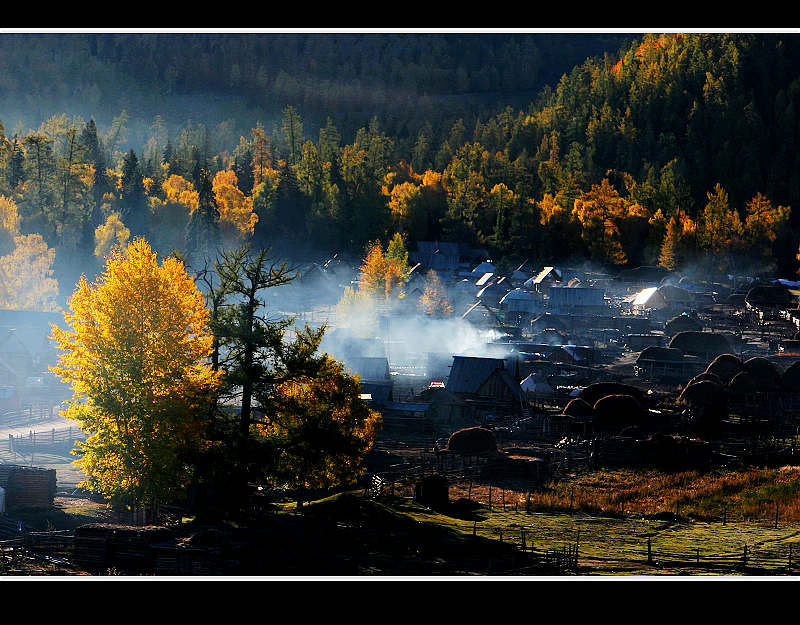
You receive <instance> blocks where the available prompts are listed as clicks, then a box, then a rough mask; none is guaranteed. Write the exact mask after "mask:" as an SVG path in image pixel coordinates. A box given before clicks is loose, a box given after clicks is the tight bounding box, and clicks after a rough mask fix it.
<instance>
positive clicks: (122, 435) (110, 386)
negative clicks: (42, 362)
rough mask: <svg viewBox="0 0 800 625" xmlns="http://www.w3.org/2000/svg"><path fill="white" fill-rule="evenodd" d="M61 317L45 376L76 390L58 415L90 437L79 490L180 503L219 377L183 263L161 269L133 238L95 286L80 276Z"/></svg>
mask: <svg viewBox="0 0 800 625" xmlns="http://www.w3.org/2000/svg"><path fill="white" fill-rule="evenodd" d="M64 318H65V321H66V323H67V326H68V328H67V329H61V328H59V327H56V326H53V338H54V339H55V341H56V343H57V345H58V347H59V348H60V349H61V350H62V351H63V353H62V354H61V356H60V358H59V362H58V364H57V365H56V366H55V367H53V371H54V372H55V373H56V374H57V375H59V376H60V377H61V378H62V380H64V381H65V382H69V383H70V384H71V385H72V389H73V391H74V399H73V401H72V402H71V403H70V405H69V408H68V409H67V410H66V413H65V414H66V416H67V417H68V418H70V419H74V420H76V421H78V423H79V424H80V427H81V429H83V430H84V431H85V432H86V433H87V434H88V435H89V437H88V439H87V440H86V442H85V443H80V445H79V448H78V452H77V453H78V455H79V456H80V457H79V460H77V464H78V466H79V468H80V469H81V470H82V471H83V472H84V473H85V474H86V480H85V482H84V485H85V486H87V487H88V488H90V489H92V490H94V491H96V492H98V493H101V494H103V495H106V496H108V497H110V498H112V500H118V501H124V502H126V503H136V504H137V505H141V504H145V503H154V502H158V501H164V500H171V499H175V498H179V497H180V495H181V493H182V491H183V489H184V488H185V487H186V485H187V484H188V482H189V480H190V479H191V467H190V466H189V464H188V463H187V462H186V457H187V454H189V453H190V452H192V451H195V450H197V449H198V448H202V447H203V446H204V445H205V444H206V442H205V441H206V439H205V423H204V420H203V417H204V415H205V414H206V412H207V407H208V405H209V403H210V402H211V401H212V399H213V396H214V391H215V388H216V386H217V382H218V377H219V374H217V373H215V372H213V371H212V370H211V367H210V365H209V362H208V359H209V355H210V353H211V347H212V336H211V334H210V332H209V330H208V311H207V309H206V308H205V305H204V302H203V297H202V295H201V293H200V292H199V291H198V290H197V288H196V287H195V284H194V281H193V280H192V279H191V278H190V277H189V276H188V275H187V273H186V271H185V269H184V266H183V263H181V262H180V261H179V260H177V259H175V258H173V257H169V258H166V259H164V260H163V261H162V262H161V263H159V262H158V260H157V257H156V253H155V252H154V251H153V250H152V249H151V248H150V246H149V245H148V244H147V243H146V242H145V241H144V240H143V239H136V240H134V241H133V243H131V244H130V245H128V246H127V248H126V249H124V250H121V249H117V250H114V251H113V252H112V255H111V257H110V258H109V259H108V261H107V264H106V270H105V272H104V273H103V274H102V276H101V277H100V278H99V279H98V281H97V282H96V283H92V284H90V283H89V282H88V281H87V280H86V279H85V278H81V280H80V282H79V283H78V285H77V288H76V290H75V292H74V293H73V295H72V297H71V298H70V300H69V312H65V313H64Z"/></svg>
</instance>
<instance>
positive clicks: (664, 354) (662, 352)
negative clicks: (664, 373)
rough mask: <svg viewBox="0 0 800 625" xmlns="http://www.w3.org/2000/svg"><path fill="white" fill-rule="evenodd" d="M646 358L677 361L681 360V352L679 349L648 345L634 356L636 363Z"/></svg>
mask: <svg viewBox="0 0 800 625" xmlns="http://www.w3.org/2000/svg"><path fill="white" fill-rule="evenodd" d="M647 360H656V361H658V362H663V361H669V362H677V361H680V360H683V352H682V351H681V350H679V349H672V348H669V347H659V346H658V345H651V346H650V347H645V348H644V349H643V350H642V353H641V354H639V356H638V357H637V358H636V362H637V364H638V363H639V362H644V361H647Z"/></svg>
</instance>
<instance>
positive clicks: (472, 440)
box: [447, 425, 499, 456]
mask: <svg viewBox="0 0 800 625" xmlns="http://www.w3.org/2000/svg"><path fill="white" fill-rule="evenodd" d="M447 451H450V452H453V453H456V454H461V455H463V456H477V455H480V454H497V453H499V451H498V450H497V439H496V438H495V435H494V432H492V431H491V430H487V429H486V428H484V427H481V426H479V425H477V426H475V427H471V428H464V429H461V430H457V431H455V432H453V433H452V434H451V435H450V438H448V439H447Z"/></svg>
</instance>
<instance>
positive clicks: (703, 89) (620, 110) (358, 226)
mask: <svg viewBox="0 0 800 625" xmlns="http://www.w3.org/2000/svg"><path fill="white" fill-rule="evenodd" d="M32 37H34V35H3V36H2V37H0V47H2V48H3V51H4V54H3V55H0V59H2V60H0V76H1V77H2V81H0V85H2V86H1V87H0V102H2V108H0V123H2V124H3V128H2V132H1V133H0V142H1V143H2V151H0V211H2V233H1V234H2V236H1V237H0V272H2V274H0V275H2V276H3V277H4V279H5V292H2V291H0V298H5V301H3V302H0V305H2V306H3V307H22V308H31V307H33V308H39V309H48V308H50V307H52V306H54V305H55V303H56V301H57V300H58V297H59V294H58V290H57V284H56V283H55V280H54V278H55V279H57V280H58V281H59V282H61V283H62V284H67V283H66V282H65V280H69V282H68V283H69V284H74V278H75V277H76V275H79V274H80V273H81V272H85V273H87V275H94V273H96V271H97V268H98V267H100V266H101V265H102V259H103V258H104V257H105V255H106V254H107V253H108V252H109V250H110V249H111V248H112V246H113V245H115V244H121V243H124V242H126V241H127V240H129V239H132V238H133V237H136V236H137V235H141V236H144V237H145V238H147V240H148V241H150V242H151V244H152V245H153V247H154V248H155V249H157V250H159V252H161V253H162V254H168V253H170V252H172V251H175V250H179V251H180V252H181V254H182V255H183V256H184V257H186V258H189V259H190V261H194V262H195V263H200V262H201V261H202V258H203V256H204V255H205V254H207V253H210V252H211V251H213V248H214V247H217V246H219V245H229V244H230V245H233V244H239V243H242V242H251V243H253V244H254V246H255V247H257V248H258V247H266V246H272V247H273V248H274V249H276V250H277V251H278V252H280V253H283V254H286V253H288V251H290V250H291V251H292V252H293V254H294V255H295V256H296V257H305V259H313V258H315V257H318V256H322V257H324V256H327V255H329V254H332V253H334V252H337V251H350V252H352V253H354V254H361V253H363V251H364V250H365V247H366V246H367V245H368V244H369V243H370V242H373V241H375V240H382V241H388V240H389V239H391V238H392V237H393V235H394V234H395V233H401V234H402V235H403V236H404V237H405V240H406V244H407V246H408V248H409V249H413V248H414V244H415V242H416V241H421V240H440V241H445V240H452V241H463V242H465V243H470V244H473V245H479V246H482V247H484V248H486V249H487V250H488V251H489V252H490V253H491V254H492V256H493V258H495V259H498V260H501V261H503V262H505V263H507V264H511V263H518V262H521V261H522V260H524V259H529V260H531V261H533V262H535V261H545V260H564V261H565V260H567V259H569V260H572V261H575V260H590V261H592V262H594V263H596V264H597V266H598V267H603V268H605V269H607V270H614V269H617V270H618V269H620V268H623V267H632V266H638V265H642V264H661V265H662V266H665V267H667V268H669V269H677V268H680V269H690V268H693V267H703V268H704V269H707V270H713V271H728V272H731V271H737V272H771V273H773V274H774V273H775V272H777V273H779V274H781V275H782V276H783V277H791V276H793V275H794V274H795V273H796V271H797V266H798V262H797V258H796V256H797V253H798V240H800V214H799V213H798V212H797V211H792V209H791V207H793V206H794V207H796V206H797V205H798V198H799V197H800V176H799V174H798V172H800V167H798V165H800V163H798V162H797V158H798V156H797V151H796V149H795V148H796V145H797V143H798V139H799V137H798V130H799V128H798V118H797V114H798V113H797V108H798V97H799V96H800V39H798V37H797V36H796V35H788V34H786V35H784V34H767V35H763V34H744V33H740V34H709V35H705V34H662V35H657V34H646V35H640V36H637V37H635V38H632V37H622V36H613V37H612V36H603V37H588V36H587V37H585V38H584V37H583V36H578V35H572V36H568V35H549V36H542V35H513V36H512V35H497V36H491V35H480V36H478V35H447V36H445V35H436V36H433V35H285V36H283V35H280V36H279V35H270V36H266V35H264V36H258V37H250V36H244V35H242V36H233V35H215V36H204V35H185V36H182V35H174V36H172V35H170V36H143V35H50V36H40V37H43V40H42V41H41V42H40V43H41V45H39V44H37V45H36V46H32V45H30V44H31V38H32ZM58 42H61V43H60V44H58ZM57 44H58V45H57ZM618 45H619V48H617V46H618ZM6 50H8V54H5V51H6ZM87 59H88V62H87ZM567 62H568V63H569V66H565V63H567ZM557 72H560V73H557ZM23 77H24V78H23ZM23 80H25V81H28V82H29V84H25V85H24V87H23ZM23 93H24V94H36V96H35V98H36V100H35V101H36V102H39V104H37V105H36V106H37V107H38V108H34V106H33V104H32V103H33V102H34V100H33V99H31V98H33V97H34V96H31V95H27V96H22V95H20V94H23ZM111 93H113V94H115V98H116V100H115V101H114V102H113V103H112V102H111V101H110V100H109V99H108V98H109V97H110V96H109V94H111ZM120 93H125V95H124V96H122V95H120ZM202 93H206V94H207V95H206V97H205V99H206V100H208V101H210V102H214V101H215V99H219V100H216V102H217V104H218V105H219V108H215V109H211V108H209V109H206V114H208V111H211V110H214V111H219V114H220V115H221V117H219V118H217V120H216V121H214V120H213V118H208V117H205V118H204V117H203V116H202V115H194V116H193V115H191V114H188V113H184V117H180V116H179V113H178V112H176V109H175V106H176V103H180V102H185V101H186V100H182V99H181V98H193V99H194V101H197V98H198V95H199V94H202ZM41 101H48V102H50V103H51V105H61V106H65V107H67V108H64V109H63V111H62V112H59V113H48V114H49V117H47V118H46V119H45V120H44V121H42V122H41V123H40V124H39V126H38V128H36V129H35V130H32V129H25V128H26V124H28V123H29V122H27V121H21V120H23V119H25V118H24V115H36V114H41V113H42V112H43V109H42V108H41V106H42V105H41ZM77 102H80V107H79V106H78V105H77ZM228 102H235V103H236V104H235V105H233V104H230V105H228V104H225V105H224V106H223V103H228ZM72 104H74V105H75V106H74V108H73V107H72ZM114 105H116V107H115V106H114ZM178 106H180V105H179V104H178ZM198 106H200V105H198ZM237 107H238V108H237ZM26 109H27V112H26V113H24V114H23V113H22V112H21V111H23V110H26ZM101 110H102V111H106V112H107V111H109V110H111V111H114V110H117V111H118V112H115V113H113V115H112V117H111V119H107V118H105V117H103V115H102V114H101V113H100V111H101ZM187 110H190V109H187ZM237 110H238V111H241V112H242V114H241V115H237V114H236V111H237ZM223 111H224V112H223ZM259 111H268V113H266V114H264V116H263V118H260V117H259V115H260V113H259ZM148 114H152V117H150V118H149V122H148V126H147V132H146V133H143V132H141V130H136V132H131V127H136V128H139V129H140V128H141V126H142V123H141V120H142V119H143V118H144V117H145V116H146V115H148ZM167 119H169V120H173V121H171V122H170V123H171V124H172V126H170V125H169V124H168V123H167ZM178 119H180V120H181V121H180V123H176V121H175V120H178ZM234 120H235V121H234ZM242 124H245V125H246V126H247V128H246V129H243V128H242ZM42 278H47V279H48V280H50V281H47V280H42ZM15 280H16V281H18V282H19V281H20V280H27V281H29V282H31V284H33V283H35V284H36V285H37V288H36V289H23V290H20V289H19V288H17V287H18V285H15V284H13V283H12V282H13V281H15ZM22 291H24V292H25V293H26V298H27V301H24V302H23V301H18V300H19V298H20V296H19V295H17V293H20V292H22ZM14 298H17V299H16V300H15V299H14Z"/></svg>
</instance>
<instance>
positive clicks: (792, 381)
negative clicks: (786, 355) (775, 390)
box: [781, 360, 800, 393]
mask: <svg viewBox="0 0 800 625" xmlns="http://www.w3.org/2000/svg"><path fill="white" fill-rule="evenodd" d="M781 387H782V388H783V389H784V390H786V391H792V392H795V393H798V392H800V360H796V361H795V362H794V363H792V364H791V365H790V366H788V367H787V368H786V371H784V372H783V375H782V376H781Z"/></svg>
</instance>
